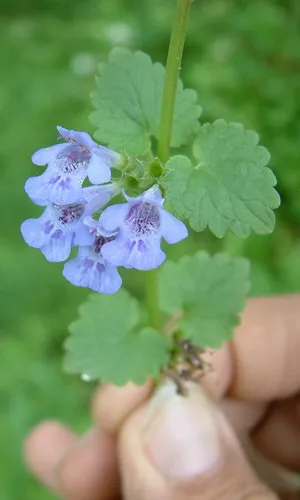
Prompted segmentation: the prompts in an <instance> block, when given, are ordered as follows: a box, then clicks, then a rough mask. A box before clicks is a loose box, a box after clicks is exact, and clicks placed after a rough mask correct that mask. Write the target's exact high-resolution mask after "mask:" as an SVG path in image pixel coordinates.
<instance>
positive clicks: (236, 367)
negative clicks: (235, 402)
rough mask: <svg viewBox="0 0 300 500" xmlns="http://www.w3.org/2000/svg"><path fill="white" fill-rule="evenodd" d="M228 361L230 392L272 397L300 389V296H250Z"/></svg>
mask: <svg viewBox="0 0 300 500" xmlns="http://www.w3.org/2000/svg"><path fill="white" fill-rule="evenodd" d="M231 347H232V349H231V353H230V356H227V357H226V360H224V363H225V365H227V366H226V369H225V372H226V370H228V371H230V372H231V373H232V377H231V383H230V384H229V394H230V395H233V396H234V397H238V398H242V399H251V400H256V401H271V400H273V399H280V398H285V397H288V396H291V395H293V394H295V392H297V391H298V390H299V389H300V362H299V356H300V296H299V295H285V296H277V297H265V298H259V299H250V300H249V301H248V303H247V306H246V309H245V310H244V312H243V314H242V322H241V324H240V326H239V327H238V328H237V330H236V333H235V336H234V339H233V341H232V343H231Z"/></svg>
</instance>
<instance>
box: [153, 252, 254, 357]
mask: <svg viewBox="0 0 300 500" xmlns="http://www.w3.org/2000/svg"><path fill="white" fill-rule="evenodd" d="M249 273H250V270H249V263H248V261H247V260H246V259H243V258H232V257H230V256H229V255H227V254H225V253H220V254H216V255H214V256H210V255H209V254H208V253H206V252H203V251H201V252H198V253H196V254H195V255H193V256H185V257H183V258H182V259H181V260H179V262H176V263H175V262H170V261H168V262H166V264H165V265H164V266H163V267H162V268H161V269H160V272H159V296H160V306H161V309H162V310H163V311H165V312H166V313H168V314H175V313H180V319H179V320H178V322H179V328H180V329H182V331H183V332H184V335H185V336H186V337H187V338H190V339H191V340H192V341H193V342H195V343H196V344H198V345H200V346H203V347H212V348H218V347H220V346H221V345H222V344H223V343H224V342H227V341H228V340H230V338H231V337H232V335H233V331H234V327H235V326H236V325H237V324H238V323H239V313H240V312H241V311H242V309H243V307H244V302H245V297H246V295H247V293H248V291H249V288H250V280H249Z"/></svg>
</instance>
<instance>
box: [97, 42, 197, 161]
mask: <svg viewBox="0 0 300 500" xmlns="http://www.w3.org/2000/svg"><path fill="white" fill-rule="evenodd" d="M164 78H165V68H164V67H163V66H162V65H161V64H160V63H152V61H151V59H150V57H149V56H148V55H147V54H145V53H143V52H134V53H133V52H131V51H129V50H128V49H125V48H115V49H113V50H112V51H111V53H110V55H109V60H108V63H107V65H106V66H105V67H104V70H103V72H102V74H101V76H100V77H99V78H98V79H97V85H98V90H96V91H95V92H94V93H93V94H92V102H93V105H94V107H95V108H96V111H94V112H93V113H92V114H91V122H92V123H93V124H94V125H96V127H97V130H96V133H95V137H96V139H98V140H99V141H101V142H104V143H107V144H108V146H109V147H110V148H111V149H114V150H117V151H121V152H125V153H126V154H128V155H129V156H130V155H132V156H135V155H139V154H143V153H145V152H147V151H148V150H149V148H150V145H151V137H155V138H157V137H158V132H159V122H160V114H161V105H162V94H163V85H164ZM196 101H197V94H196V92H195V91H194V90H190V89H183V86H182V83H181V81H179V82H178V90H177V95H176V104H175V112H174V121H173V130H172V140H171V145H172V147H174V148H176V147H179V146H181V145H182V144H186V143H188V142H189V140H190V139H191V137H192V136H194V135H195V134H196V133H197V131H198V130H199V122H198V118H199V116H200V114H201V107H200V106H198V105H197V104H196Z"/></svg>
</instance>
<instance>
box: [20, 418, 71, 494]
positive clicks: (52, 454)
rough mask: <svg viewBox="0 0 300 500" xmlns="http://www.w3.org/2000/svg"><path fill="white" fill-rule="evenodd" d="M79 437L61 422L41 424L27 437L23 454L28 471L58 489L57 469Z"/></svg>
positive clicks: (50, 421)
mask: <svg viewBox="0 0 300 500" xmlns="http://www.w3.org/2000/svg"><path fill="white" fill-rule="evenodd" d="M76 439H77V436H76V435H75V434H74V433H73V432H71V431H70V430H69V429H68V428H67V427H65V426H64V425H62V424H60V423H59V422H56V421H52V420H48V421H45V422H42V423H40V424H39V425H38V426H37V427H35V428H34V429H33V430H32V431H31V432H30V433H29V434H28V436H27V437H26V439H25V441H24V444H23V453H24V457H25V462H26V464H27V467H28V469H29V470H30V471H31V472H32V473H33V474H34V475H35V476H36V477H37V478H38V479H39V480H40V481H42V482H43V483H44V484H46V485H47V486H48V487H50V488H52V489H54V490H55V489H56V478H55V468H56V466H57V464H58V463H59V461H60V460H61V459H62V457H63V456H64V454H65V453H66V451H67V450H68V448H69V447H70V446H72V445H73V444H74V443H75V442H76Z"/></svg>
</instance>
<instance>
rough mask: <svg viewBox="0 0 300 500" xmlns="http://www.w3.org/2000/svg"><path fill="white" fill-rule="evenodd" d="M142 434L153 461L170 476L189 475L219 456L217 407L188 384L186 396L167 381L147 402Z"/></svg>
mask: <svg viewBox="0 0 300 500" xmlns="http://www.w3.org/2000/svg"><path fill="white" fill-rule="evenodd" d="M143 438H144V443H145V450H146V453H147V454H148V456H149V458H150V461H151V462H152V464H153V465H154V466H155V467H156V468H157V469H158V470H159V471H160V473H161V474H162V475H163V476H164V477H166V478H167V479H169V480H172V481H176V482H180V481H186V480H189V479H192V478H193V477H196V476H198V475H200V474H202V473H204V472H207V471H209V470H210V469H213V468H214V467H215V466H216V465H217V464H218V462H219V461H220V460H221V458H222V449H221V448H222V444H221V440H220V436H219V430H218V422H217V409H216V408H215V407H214V405H213V403H212V402H211V401H210V399H209V397H208V395H207V394H206V392H205V391H204V390H203V389H201V388H199V386H196V385H195V384H191V385H190V387H189V396H188V397H182V396H179V395H178V394H177V393H176V387H175V385H174V384H173V383H172V382H171V381H168V382H167V383H166V384H165V385H164V386H162V387H161V388H160V389H159V390H158V391H157V393H156V394H155V395H154V397H153V399H152V400H151V401H150V403H149V407H148V411H147V412H146V415H145V421H144V427H143Z"/></svg>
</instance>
